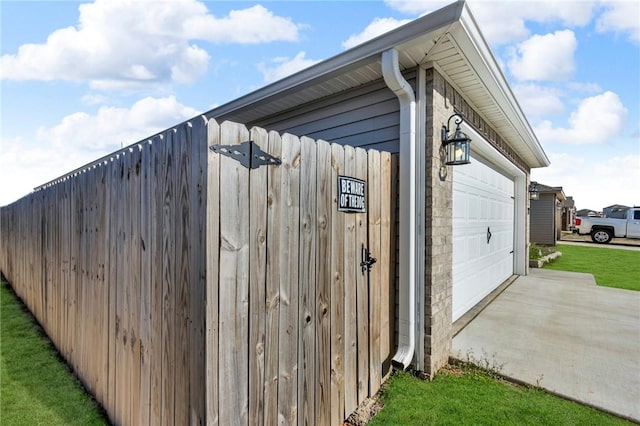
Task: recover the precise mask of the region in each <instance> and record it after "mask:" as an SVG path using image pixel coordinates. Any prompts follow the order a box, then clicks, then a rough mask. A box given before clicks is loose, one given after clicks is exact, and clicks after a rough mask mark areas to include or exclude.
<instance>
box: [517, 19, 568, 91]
mask: <svg viewBox="0 0 640 426" xmlns="http://www.w3.org/2000/svg"><path fill="white" fill-rule="evenodd" d="M577 45H578V42H577V40H576V36H575V34H574V33H573V31H571V30H562V31H556V32H554V33H553V34H545V35H534V36H533V37H531V38H529V39H528V40H526V41H524V42H522V43H520V44H518V46H517V52H516V53H514V55H513V57H512V58H511V60H510V61H509V70H510V71H511V73H512V74H513V76H514V77H515V78H516V79H518V80H521V81H522V80H538V81H540V80H566V79H568V78H570V77H571V76H572V75H573V73H574V71H575V63H574V58H573V54H574V53H575V50H576V47H577Z"/></svg>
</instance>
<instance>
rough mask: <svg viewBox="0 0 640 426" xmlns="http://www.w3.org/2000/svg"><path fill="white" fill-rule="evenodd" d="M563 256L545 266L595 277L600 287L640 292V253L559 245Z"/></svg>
mask: <svg viewBox="0 0 640 426" xmlns="http://www.w3.org/2000/svg"><path fill="white" fill-rule="evenodd" d="M558 249H559V250H560V251H561V252H562V256H561V257H560V258H557V259H555V260H553V261H551V262H550V263H548V264H546V265H545V266H544V268H545V269H554V270H558V271H572V272H586V273H589V274H593V276H594V277H595V279H596V282H597V283H598V285H601V286H604V287H614V288H622V289H626V290H636V291H640V278H639V277H640V251H633V250H622V249H620V250H617V249H610V248H603V247H583V246H573V245H566V244H558Z"/></svg>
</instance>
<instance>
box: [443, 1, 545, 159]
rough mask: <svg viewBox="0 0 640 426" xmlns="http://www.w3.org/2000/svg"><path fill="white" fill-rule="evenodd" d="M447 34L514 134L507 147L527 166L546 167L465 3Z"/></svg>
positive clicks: (543, 155)
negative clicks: (514, 151)
mask: <svg viewBox="0 0 640 426" xmlns="http://www.w3.org/2000/svg"><path fill="white" fill-rule="evenodd" d="M450 33H451V35H452V36H453V38H454V39H455V41H456V43H457V44H458V46H459V48H460V50H461V52H462V53H463V55H464V56H465V58H466V59H467V61H468V62H469V64H470V66H472V67H473V69H474V72H475V74H476V76H477V78H478V79H479V80H481V82H482V85H483V86H484V87H486V89H487V92H488V93H489V94H490V96H492V97H493V99H494V102H495V105H496V106H497V107H498V108H499V109H500V110H501V111H502V113H503V114H504V116H505V118H506V119H507V120H508V122H509V123H510V124H511V126H512V127H513V129H514V131H515V132H516V133H517V135H518V137H517V138H515V139H511V138H510V139H509V141H508V142H509V144H510V145H512V147H513V148H514V149H515V150H516V152H519V153H521V155H522V156H523V157H524V158H523V159H524V160H525V161H526V162H527V163H528V165H529V167H531V168H536V167H547V166H548V165H549V164H550V161H549V158H548V157H547V155H546V153H545V152H544V150H543V149H542V145H541V144H540V142H539V141H538V138H537V137H536V135H535V133H534V131H533V129H532V128H531V125H530V124H529V122H528V120H527V118H526V117H525V115H524V112H523V111H522V108H521V107H520V104H519V103H518V101H517V99H516V97H515V95H514V94H513V91H512V90H511V87H510V86H509V84H508V82H507V78H506V77H505V75H504V73H503V72H502V69H501V68H500V66H499V65H498V62H497V60H496V58H495V57H494V55H493V53H492V52H491V49H490V48H489V45H488V44H487V42H486V40H485V39H484V37H483V36H482V33H481V32H480V30H479V27H478V25H477V23H476V21H475V19H474V17H473V15H471V13H470V12H469V9H468V7H467V5H466V3H465V4H464V6H463V10H462V13H461V16H460V20H459V21H458V22H457V23H456V24H455V25H453V26H452V28H451V30H450Z"/></svg>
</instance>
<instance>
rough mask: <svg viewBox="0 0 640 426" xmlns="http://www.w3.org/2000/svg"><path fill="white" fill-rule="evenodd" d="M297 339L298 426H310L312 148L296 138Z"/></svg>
mask: <svg viewBox="0 0 640 426" xmlns="http://www.w3.org/2000/svg"><path fill="white" fill-rule="evenodd" d="M300 144H301V155H300V160H301V161H300V249H299V252H298V258H299V263H298V268H299V271H300V277H299V282H300V295H299V296H300V307H299V312H300V314H299V317H298V321H300V336H299V340H298V404H299V411H298V423H299V424H305V425H306V424H312V423H313V421H314V416H315V398H314V395H313V393H314V391H315V381H316V376H315V372H316V366H315V355H316V353H315V352H316V345H315V332H316V326H315V321H314V318H315V316H316V294H315V293H316V256H317V254H316V222H317V217H316V144H315V142H314V141H313V140H311V139H309V138H306V137H302V138H300Z"/></svg>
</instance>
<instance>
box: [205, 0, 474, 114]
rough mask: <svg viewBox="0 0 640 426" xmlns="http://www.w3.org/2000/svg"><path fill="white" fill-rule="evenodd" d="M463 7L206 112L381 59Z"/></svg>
mask: <svg viewBox="0 0 640 426" xmlns="http://www.w3.org/2000/svg"><path fill="white" fill-rule="evenodd" d="M463 6H464V2H463V1H458V2H456V3H452V4H450V5H449V6H445V7H443V8H442V9H439V10H437V11H435V12H433V13H431V14H429V15H426V16H424V17H422V18H419V19H416V20H415V21H412V22H409V23H408V24H406V25H403V26H401V27H399V28H397V29H395V30H393V31H390V32H388V33H385V34H383V35H381V36H379V37H376V38H374V39H372V40H369V41H367V42H365V43H363V44H361V45H359V46H356V47H354V48H352V49H349V50H347V51H345V52H343V53H340V54H338V55H336V56H334V57H332V58H330V59H327V60H325V61H322V62H320V63H318V64H316V65H313V66H311V67H309V68H306V69H304V70H302V71H299V72H297V73H295V74H292V75H290V76H289V77H285V78H284V79H282V80H279V81H276V82H275V83H272V84H270V85H268V86H265V87H263V88H261V89H258V90H256V91H255V92H252V93H249V94H247V95H245V96H242V97H240V98H238V99H235V100H233V101H231V102H229V103H226V104H224V105H222V106H220V107H217V108H215V109H213V110H211V111H209V112H208V113H207V114H206V115H207V116H208V117H211V118H216V117H221V116H224V115H226V114H229V113H232V112H233V111H235V110H238V109H241V108H244V107H246V106H249V105H253V104H255V103H257V102H261V101H263V100H266V99H268V98H271V97H273V96H276V95H280V94H282V93H286V92H287V91H289V90H300V89H301V88H304V87H305V86H309V85H312V84H314V82H316V81H319V80H324V79H328V78H330V77H331V76H334V75H338V74H344V73H346V72H347V71H348V70H349V69H351V68H358V67H359V66H361V65H364V64H367V63H372V62H377V61H380V55H381V53H382V52H384V51H385V50H388V49H391V48H394V47H397V46H400V45H402V44H404V43H408V42H410V41H412V40H414V39H416V38H419V37H424V36H425V35H428V34H429V33H432V32H434V31H436V30H438V29H441V28H443V27H447V26H449V25H452V24H454V23H455V22H457V21H458V20H459V19H460V15H461V13H462V10H463Z"/></svg>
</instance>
